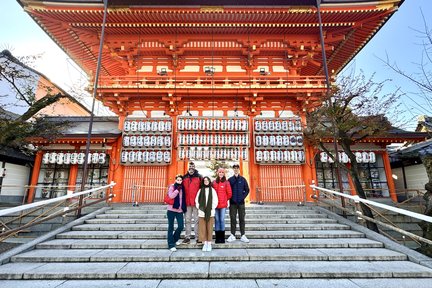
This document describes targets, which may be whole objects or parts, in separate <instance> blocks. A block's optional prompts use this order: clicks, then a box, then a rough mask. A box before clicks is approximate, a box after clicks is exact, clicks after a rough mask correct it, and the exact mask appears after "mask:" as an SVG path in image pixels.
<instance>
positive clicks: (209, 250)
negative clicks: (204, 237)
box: [207, 243, 212, 252]
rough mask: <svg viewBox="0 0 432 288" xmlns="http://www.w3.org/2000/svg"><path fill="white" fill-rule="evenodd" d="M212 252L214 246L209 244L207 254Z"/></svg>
mask: <svg viewBox="0 0 432 288" xmlns="http://www.w3.org/2000/svg"><path fill="white" fill-rule="evenodd" d="M211 251H212V246H211V243H208V244H207V252H211Z"/></svg>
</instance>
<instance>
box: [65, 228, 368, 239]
mask: <svg viewBox="0 0 432 288" xmlns="http://www.w3.org/2000/svg"><path fill="white" fill-rule="evenodd" d="M247 236H248V238H249V239H301V238H359V237H364V234H363V233H360V232H356V231H351V230H328V231H327V230H317V231H308V230H298V231H251V232H250V233H248V234H247ZM57 238H58V239H165V238H166V232H165V231H91V233H89V232H88V231H69V232H65V233H61V234H58V235H57Z"/></svg>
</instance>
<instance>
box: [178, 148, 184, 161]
mask: <svg viewBox="0 0 432 288" xmlns="http://www.w3.org/2000/svg"><path fill="white" fill-rule="evenodd" d="M185 154H186V153H185V150H184V148H180V150H179V159H180V160H184V158H185Z"/></svg>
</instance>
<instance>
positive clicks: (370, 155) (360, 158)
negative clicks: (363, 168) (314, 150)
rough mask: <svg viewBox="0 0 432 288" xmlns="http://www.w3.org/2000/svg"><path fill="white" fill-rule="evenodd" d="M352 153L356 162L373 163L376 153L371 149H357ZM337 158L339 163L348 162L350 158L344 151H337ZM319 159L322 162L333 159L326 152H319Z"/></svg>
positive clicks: (332, 161) (330, 161)
mask: <svg viewBox="0 0 432 288" xmlns="http://www.w3.org/2000/svg"><path fill="white" fill-rule="evenodd" d="M354 155H355V156H356V162H357V163H375V162H376V154H375V152H373V151H370V152H367V151H363V152H360V151H357V152H354ZM338 157H339V158H338V159H339V162H341V163H350V162H351V160H350V159H349V157H348V155H347V154H346V153H345V152H338ZM320 161H321V162H323V163H334V159H333V158H332V157H330V156H329V155H328V154H327V153H326V152H321V153H320Z"/></svg>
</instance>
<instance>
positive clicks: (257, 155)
mask: <svg viewBox="0 0 432 288" xmlns="http://www.w3.org/2000/svg"><path fill="white" fill-rule="evenodd" d="M255 157H256V161H257V162H261V161H262V160H263V153H262V151H261V150H258V151H256V155H255Z"/></svg>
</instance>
